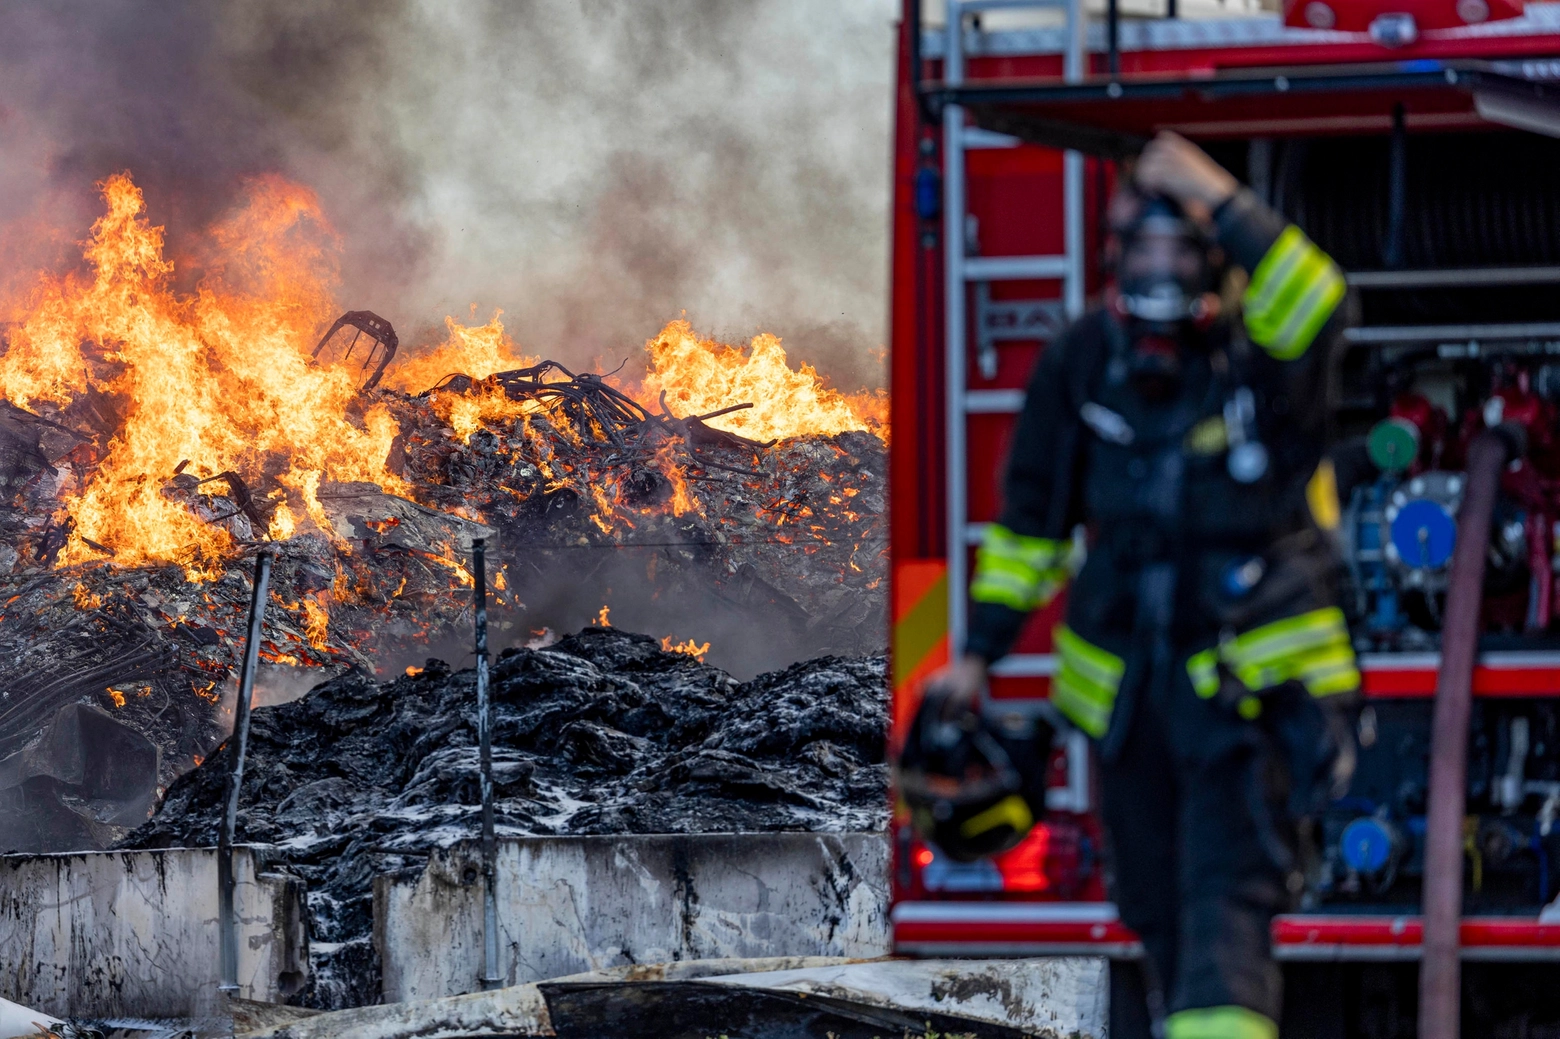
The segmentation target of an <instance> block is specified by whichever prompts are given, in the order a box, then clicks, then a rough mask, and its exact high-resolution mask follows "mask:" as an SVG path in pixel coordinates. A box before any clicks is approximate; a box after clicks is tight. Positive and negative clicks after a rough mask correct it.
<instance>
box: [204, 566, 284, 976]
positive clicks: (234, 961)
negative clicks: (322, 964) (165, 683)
mask: <svg viewBox="0 0 1560 1039" xmlns="http://www.w3.org/2000/svg"><path fill="white" fill-rule="evenodd" d="M272 554H273V550H272V549H270V548H262V549H261V550H260V552H259V554H258V555H256V556H255V583H254V589H253V595H252V596H251V597H250V600H249V634H248V637H247V638H246V640H245V642H244V662H243V665H242V667H241V669H240V670H239V675H238V702H237V703H236V704H235V705H234V706H233V735H232V737H231V738H232V740H233V741H234V742H233V745H232V746H233V768H232V769H231V770H230V771H229V772H228V778H227V810H226V812H225V813H224V814H223V817H222V832H221V833H220V834H218V836H217V912H218V917H219V924H218V926H219V927H220V929H221V930H220V934H221V942H222V944H221V959H222V963H221V968H222V983H221V985H220V986H218V987H219V988H220V989H221V991H223V992H227V993H230V994H231V993H236V992H237V991H238V918H237V916H236V915H235V913H234V909H233V893H234V889H235V888H236V887H237V883H238V882H237V880H236V879H235V878H234V876H233V835H234V832H235V830H236V829H237V827H238V795H239V790H240V788H241V787H242V786H243V784H244V754H245V751H246V750H247V749H248V747H249V701H250V699H251V698H252V697H253V695H254V690H255V667H256V666H257V665H258V663H259V660H260V637H261V626H262V625H263V624H264V623H265V602H266V596H267V591H266V589H267V586H268V585H269V584H270V583H271V558H272Z"/></svg>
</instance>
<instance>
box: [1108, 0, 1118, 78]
mask: <svg viewBox="0 0 1560 1039" xmlns="http://www.w3.org/2000/svg"><path fill="white" fill-rule="evenodd" d="M1105 50H1106V52H1107V53H1106V67H1107V68H1109V69H1110V78H1111V79H1115V78H1116V77H1117V76H1119V75H1121V10H1120V6H1119V4H1118V2H1117V0H1105Z"/></svg>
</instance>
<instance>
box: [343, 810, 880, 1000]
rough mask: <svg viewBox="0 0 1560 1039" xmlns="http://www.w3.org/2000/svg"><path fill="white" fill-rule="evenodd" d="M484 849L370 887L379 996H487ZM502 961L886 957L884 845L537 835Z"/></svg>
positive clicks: (513, 902)
mask: <svg viewBox="0 0 1560 1039" xmlns="http://www.w3.org/2000/svg"><path fill="white" fill-rule="evenodd" d="M481 877H482V871H481V861H480V857H479V853H478V849H477V847H476V846H475V845H460V846H457V847H455V848H452V849H449V850H448V851H445V852H441V853H439V854H436V855H434V856H433V857H432V858H431V859H430V861H429V863H428V866H427V868H426V869H424V870H423V871H422V873H421V874H418V875H414V876H397V875H385V876H381V877H378V878H376V881H375V886H374V920H375V933H374V942H375V948H376V949H377V950H378V952H379V957H380V964H381V968H382V970H383V984H384V999H385V1001H386V1002H392V1001H402V1000H419V999H436V998H440V997H444V996H454V995H459V994H461V993H465V992H472V991H475V990H477V989H478V988H479V985H478V982H477V978H478V976H479V974H480V973H481V969H482V879H481ZM498 884H499V892H498V915H499V928H500V935H501V937H500V950H501V956H500V960H501V963H502V965H503V971H504V975H505V984H507V985H517V984H522V983H525V982H531V981H541V980H545V979H547V978H557V977H560V976H563V975H569V974H577V973H580V972H583V971H591V970H600V969H602V968H606V967H613V966H619V965H624V964H635V963H665V962H669V961H675V960H690V959H714V958H721V957H735V958H753V957H766V956H848V957H874V956H882V955H886V954H887V952H888V842H887V839H886V838H885V837H883V836H882V835H881V834H864V833H852V834H816V833H769V834H691V835H680V834H679V835H635V836H606V837H528V838H518V839H511V840H505V841H501V842H500V844H499V856H498Z"/></svg>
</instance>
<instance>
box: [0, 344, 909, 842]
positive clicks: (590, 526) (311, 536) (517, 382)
mask: <svg viewBox="0 0 1560 1039" xmlns="http://www.w3.org/2000/svg"><path fill="white" fill-rule="evenodd" d="M364 399H365V402H366V403H365V406H374V407H380V406H382V407H383V408H385V409H386V410H387V411H389V412H390V413H391V414H393V415H394V416H395V418H396V421H397V422H398V424H399V426H400V429H401V435H400V436H399V437H398V438H397V440H396V443H395V444H394V446H393V449H392V459H391V468H392V469H393V470H394V473H395V475H396V476H397V478H399V479H401V480H403V481H404V482H405V487H406V488H407V489H409V493H411V494H412V495H413V496H414V497H415V499H417V500H413V498H408V497H405V496H400V495H395V494H389V493H386V492H385V491H384V490H382V489H381V487H380V486H378V485H376V484H372V483H366V482H353V483H339V482H338V483H332V482H324V483H321V484H320V485H319V487H318V488H317V489H316V491H315V503H316V507H315V508H313V510H312V511H310V513H309V514H310V516H311V519H312V523H311V526H310V528H309V529H305V530H301V531H299V532H296V533H293V534H291V536H288V537H285V538H282V539H280V540H279V541H276V542H274V544H276V545H277V547H278V550H279V555H278V558H277V562H276V567H275V572H274V576H273V585H272V592H271V598H270V602H269V605H268V611H267V615H266V624H265V639H264V641H263V643H262V645H261V649H260V656H261V659H262V661H264V662H266V663H267V664H269V665H273V666H276V667H292V668H302V669H308V671H309V673H310V674H312V677H311V678H308V679H296V678H295V679H294V681H295V682H300V683H301V684H303V685H305V686H306V685H309V684H313V683H314V682H317V681H322V680H324V679H327V678H329V677H331V676H333V675H335V674H339V673H341V672H343V671H345V670H347V669H349V668H357V669H359V670H360V671H363V672H365V673H376V670H377V673H378V674H380V675H381V676H383V675H384V674H385V673H386V672H387V671H389V672H390V673H393V671H391V669H392V668H393V669H399V666H400V665H401V664H403V663H405V662H406V661H407V660H408V659H421V658H422V657H423V656H424V655H426V653H427V652H428V651H429V649H428V647H430V646H431V647H434V649H435V651H440V647H444V646H451V645H460V644H463V643H465V642H466V641H467V640H468V639H469V631H470V627H471V623H472V616H471V605H470V604H471V591H470V584H471V576H470V574H469V573H468V572H467V570H466V562H467V561H468V560H469V558H470V550H471V544H472V542H473V540H474V539H476V538H478V537H481V538H485V539H487V540H488V543H489V544H490V546H492V547H491V548H490V553H489V558H490V560H491V561H492V563H493V564H494V571H495V578H494V588H493V589H492V590H491V592H492V596H493V610H494V613H493V628H494V641H495V645H497V646H503V645H506V644H509V643H513V642H517V641H525V640H528V639H529V638H530V637H531V633H532V632H535V631H538V630H540V629H542V628H546V627H549V626H562V625H563V624H570V625H572V624H575V623H578V621H579V620H580V619H583V617H585V616H591V615H593V614H595V612H596V610H597V608H598V606H599V605H602V604H605V603H606V602H608V600H609V598H610V597H612V589H614V588H616V589H617V592H618V595H619V596H622V595H623V594H624V593H625V589H632V588H637V589H638V591H639V593H640V603H639V605H640V607H641V609H640V614H641V616H645V615H650V616H665V615H668V614H669V613H670V614H671V615H674V616H676V617H677V618H678V620H679V622H681V623H684V624H687V623H689V621H690V619H691V620H692V622H693V624H694V625H695V626H696V627H695V630H686V629H685V630H682V631H667V632H664V633H663V635H664V637H665V638H666V639H667V644H668V645H671V644H672V642H673V641H674V639H673V636H676V639H675V641H677V642H681V641H682V639H683V638H688V639H689V641H688V642H687V643H686V646H687V648H689V649H693V650H696V651H698V652H700V653H701V655H702V652H704V651H706V650H707V649H708V647H709V643H710V641H711V640H712V639H713V640H715V641H716V642H717V643H720V642H721V641H722V639H723V637H724V641H725V644H726V645H728V646H742V645H751V644H753V640H751V639H748V638H745V637H744V636H745V634H746V633H747V632H750V631H752V630H755V628H757V627H760V626H761V627H762V628H763V630H765V631H766V633H767V634H766V638H765V639H764V640H762V641H761V642H760V643H759V644H757V645H756V646H755V647H754V651H753V653H752V655H750V656H749V657H748V658H746V659H736V660H733V663H734V664H735V665H736V666H738V667H741V668H742V669H743V670H745V671H747V672H748V673H752V672H753V671H757V670H759V669H761V668H765V667H773V666H776V665H777V664H779V663H782V662H784V661H786V660H793V659H796V658H798V657H802V656H808V655H814V654H827V653H845V654H870V653H877V652H881V651H882V650H883V648H884V638H885V623H884V615H883V602H884V599H883V595H882V593H881V591H880V588H881V587H882V583H883V576H884V567H885V564H884V558H883V557H884V551H883V547H884V546H883V533H882V529H881V525H882V522H883V518H882V517H883V509H884V493H885V481H884V478H883V476H884V472H883V468H884V461H885V454H886V453H885V451H884V445H883V442H882V441H881V440H880V439H879V438H878V437H877V436H875V435H873V434H871V433H862V432H852V433H843V434H839V435H836V436H831V437H822V436H819V437H799V438H794V439H789V440H783V441H780V442H778V443H760V442H756V441H751V440H748V439H745V438H743V437H739V436H735V435H733V434H730V433H725V432H722V431H720V430H718V429H715V428H713V427H711V426H709V425H707V424H706V422H705V421H704V419H701V418H699V417H690V418H682V419H679V418H675V417H673V416H671V415H669V414H667V413H664V412H663V413H653V412H650V411H648V410H646V409H645V408H643V407H641V406H639V405H637V404H634V403H633V401H632V400H630V399H629V398H627V397H625V396H624V395H623V394H622V393H620V392H619V391H617V390H615V389H613V388H612V387H611V386H609V385H608V384H607V383H606V382H605V380H603V379H602V378H600V377H598V376H594V375H590V374H581V375H575V374H574V373H572V372H568V371H567V370H566V369H563V368H562V367H561V366H559V365H556V364H553V363H552V362H544V363H543V364H541V365H538V366H536V367H535V368H532V369H526V370H522V371H519V372H504V373H500V374H498V375H495V376H493V377H490V378H489V379H486V380H473V379H470V378H467V377H464V376H457V377H454V378H452V379H448V380H446V381H445V382H444V383H443V384H442V385H441V387H439V388H437V389H435V390H430V391H427V392H424V393H420V394H408V393H404V392H397V391H394V390H371V391H366V392H365V394H364ZM98 404H99V405H101V404H102V402H101V401H98ZM0 405H3V402H0ZM42 410H45V411H48V410H49V409H46V408H45V409H42ZM51 416H52V417H51ZM94 416H98V412H97V411H96V410H87V409H85V407H84V406H73V408H72V409H66V410H62V411H58V412H51V413H50V414H49V415H34V414H32V413H30V412H26V411H23V410H22V409H19V408H16V407H14V406H10V405H4V411H3V414H0V469H3V470H5V471H6V472H9V473H10V474H11V475H9V476H6V477H5V478H4V484H3V490H4V491H5V492H6V493H8V495H9V501H8V504H9V506H10V508H9V509H6V510H0V603H3V605H0V851H4V850H34V851H52V850H76V849H84V848H92V847H104V846H106V845H107V844H109V843H111V842H112V841H113V840H115V839H117V838H118V837H120V836H122V835H123V833H124V832H126V827H127V826H133V825H135V824H137V823H138V822H140V821H141V820H144V819H145V818H146V815H147V813H148V811H149V809H150V807H151V804H152V803H153V801H154V800H155V797H156V795H157V794H158V793H160V791H161V789H162V788H165V787H166V786H167V785H168V784H169V783H170V782H172V780H173V779H174V778H175V777H177V776H178V775H179V774H181V773H182V772H183V771H184V770H186V769H188V768H190V767H192V766H193V765H195V764H198V763H199V761H200V760H201V759H202V757H203V756H204V755H205V754H207V753H209V752H210V750H211V748H212V747H213V746H214V745H215V744H216V743H217V741H218V740H220V739H221V737H222V735H223V734H224V733H225V730H226V728H227V726H228V725H229V724H230V710H224V709H223V706H222V697H223V693H224V691H227V694H228V696H229V698H231V695H232V694H231V687H232V679H233V676H234V674H235V672H236V669H237V665H238V662H239V659H240V656H241V653H242V640H243V635H244V630H245V612H246V611H247V608H248V603H249V595H250V573H251V569H252V561H251V559H250V555H251V554H252V552H253V551H254V549H255V548H256V547H257V546H258V545H259V544H260V543H261V542H262V540H263V537H262V534H261V533H259V532H263V531H265V530H267V529H268V528H269V527H271V526H272V520H273V518H274V512H275V510H276V509H277V508H279V507H281V506H283V505H285V503H286V502H287V500H288V494H289V493H291V492H289V491H287V490H286V488H283V487H281V486H280V485H275V486H273V485H271V484H269V483H268V482H266V480H265V479H264V478H261V479H252V480H251V481H248V482H246V481H245V480H244V478H242V477H241V476H239V475H237V474H234V473H228V474H226V475H224V476H223V477H222V478H220V479H218V478H207V479H204V480H199V479H197V478H196V477H194V476H192V475H190V474H189V473H187V472H185V471H179V472H174V473H170V474H168V476H167V480H166V483H165V484H164V485H163V487H162V488H161V491H160V493H161V494H162V495H163V496H164V497H167V498H170V499H172V500H177V501H179V502H181V503H183V504H184V505H185V507H187V508H188V509H189V510H190V511H191V512H193V513H194V514H196V515H198V516H200V517H202V518H204V519H206V520H207V521H208V522H209V523H211V524H213V525H214V526H219V527H221V528H222V529H223V530H226V531H227V532H228V534H229V535H230V537H231V539H232V549H231V551H229V552H227V553H226V554H224V555H220V556H213V555H209V554H208V555H201V556H191V557H190V558H189V559H186V560H184V561H182V562H177V563H168V564H166V565H161V566H158V565H140V566H125V565H121V564H119V563H116V562H115V560H114V559H113V558H112V557H110V558H107V559H102V560H94V561H87V562H78V563H73V564H69V565H62V564H61V563H60V562H59V554H60V552H61V551H62V549H63V548H64V547H65V546H66V545H68V544H69V543H70V538H71V536H72V529H71V521H70V520H69V518H68V516H67V517H65V518H64V519H61V518H60V516H61V513H60V508H59V500H58V498H57V497H56V493H57V491H58V489H59V488H60V487H61V486H62V485H79V484H80V483H81V482H83V481H84V480H85V479H87V478H88V474H89V473H90V472H91V469H92V466H93V465H94V464H95V459H96V458H97V457H98V452H99V451H100V450H101V449H102V448H101V445H102V444H106V443H107V442H108V440H109V436H108V432H107V430H111V429H112V426H109V427H106V428H105V429H96V430H95V427H94V425H93V423H95V422H97V421H98V418H95V417H94ZM714 417H716V416H705V417H704V418H705V419H708V418H714ZM70 423H76V424H78V425H79V427H80V430H81V431H80V432H78V433H73V434H70V435H67V431H68V430H69V429H70V428H71V426H70ZM297 511H298V512H299V513H300V514H303V513H305V512H306V511H308V510H305V508H304V506H303V505H301V504H300V505H298V507H297ZM321 521H323V522H321ZM88 547H89V548H90V547H93V546H90V545H89V546H88ZM587 603H588V606H587V605H585V604H587ZM630 605H632V604H630ZM668 606H672V607H673V609H672V610H671V611H668V610H667V607H668ZM623 619H624V618H623V614H622V612H621V611H620V614H619V621H621V620H623ZM626 619H627V620H628V621H629V622H630V623H632V622H634V621H635V620H636V618H635V616H634V614H633V612H632V610H630V612H629V615H628V617H627V618H626ZM641 623H644V621H641ZM721 625H725V627H721ZM699 629H702V630H699ZM694 635H700V636H702V637H703V639H704V643H703V646H702V647H701V646H699V645H698V643H696V642H694V641H692V639H691V637H692V636H694ZM262 684H263V683H262ZM83 705H86V706H88V707H90V715H91V716H90V717H88V718H87V721H86V722H85V724H88V725H89V726H96V727H97V728H99V729H103V730H105V733H107V731H108V730H110V729H113V728H116V727H118V728H121V729H122V730H123V731H122V732H120V733H119V734H117V735H114V736H112V737H111V739H110V737H109V736H107V735H105V739H110V742H114V741H117V742H118V743H119V744H124V743H125V742H126V741H130V743H133V744H134V748H133V749H134V753H133V754H129V755H128V757H127V756H126V755H120V756H119V757H121V758H125V759H126V760H133V761H134V762H136V765H135V766H134V768H133V769H131V771H134V772H135V776H134V777H132V778H133V781H129V782H126V769H124V768H118V767H117V766H116V767H114V768H104V769H100V770H98V772H96V773H93V772H92V771H91V770H90V768H88V767H87V766H86V765H84V764H83V763H84V762H90V761H91V760H92V759H93V757H94V755H92V754H87V753H82V752H79V751H75V750H72V751H69V752H67V753H65V754H64V758H63V759H62V758H61V756H60V755H59V754H55V753H53V750H52V748H56V747H63V746H65V745H66V744H70V745H71V746H75V745H77V744H79V743H80V741H79V740H78V739H77V738H76V734H77V732H78V730H80V728H81V725H82V724H83V722H82V721H81V718H82V717H85V716H79V708H81V707H82V706H83ZM105 746H106V744H105ZM29 748H31V749H29ZM115 760H118V759H117V758H116V759H115ZM147 761H150V762H151V763H152V764H151V770H150V772H148V770H147V768H146V767H145V763H146V762H147ZM62 762H63V763H62ZM153 778H155V781H153Z"/></svg>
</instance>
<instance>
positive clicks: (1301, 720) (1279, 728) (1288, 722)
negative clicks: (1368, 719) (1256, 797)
mask: <svg viewBox="0 0 1560 1039" xmlns="http://www.w3.org/2000/svg"><path fill="white" fill-rule="evenodd" d="M1264 706H1266V707H1267V708H1268V709H1267V710H1265V711H1264V712H1263V713H1264V717H1265V718H1266V719H1267V723H1268V725H1267V727H1268V731H1269V732H1270V733H1271V734H1272V736H1273V738H1274V741H1275V742H1276V743H1277V745H1278V749H1279V751H1280V753H1281V754H1282V755H1283V756H1284V758H1285V763H1286V765H1287V768H1286V771H1287V772H1288V774H1289V813H1290V816H1291V817H1292V818H1295V819H1300V818H1304V817H1309V816H1316V815H1318V814H1320V813H1321V812H1322V811H1323V810H1325V809H1326V807H1327V805H1328V803H1329V802H1331V801H1333V800H1336V799H1337V798H1340V797H1342V796H1344V795H1345V794H1347V793H1348V791H1349V784H1350V782H1351V781H1352V780H1353V778H1354V766H1355V763H1356V761H1357V760H1358V757H1359V751H1358V747H1357V745H1356V743H1355V738H1354V733H1355V725H1356V723H1357V721H1358V718H1359V696H1358V694H1347V693H1346V694H1337V695H1333V696H1323V697H1313V696H1311V695H1310V694H1309V693H1307V692H1306V691H1305V689H1304V687H1302V686H1300V684H1299V683H1297V682H1291V683H1286V684H1285V686H1284V687H1282V688H1281V689H1278V690H1274V692H1273V693H1272V694H1270V695H1269V696H1268V697H1266V698H1265V700H1264Z"/></svg>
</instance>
